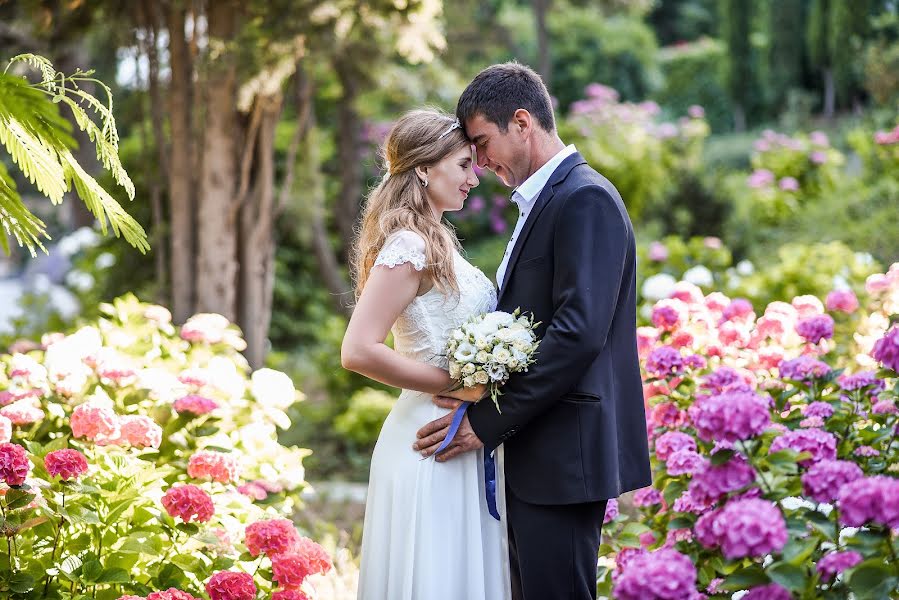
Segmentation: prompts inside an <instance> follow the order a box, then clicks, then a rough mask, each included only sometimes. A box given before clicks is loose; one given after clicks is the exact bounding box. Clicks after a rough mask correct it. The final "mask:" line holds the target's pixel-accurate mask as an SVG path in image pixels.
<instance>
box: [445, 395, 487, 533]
mask: <svg viewBox="0 0 899 600" xmlns="http://www.w3.org/2000/svg"><path fill="white" fill-rule="evenodd" d="M471 404H472V403H471V402H463V403H462V404H461V406H459V408H457V409H456V412H455V414H454V415H453V421H452V423H450V426H449V431H447V432H446V437H445V438H444V439H443V443H441V444H440V446H439V447H438V448H437V451H436V452H434V456H437V455H438V454H440V453H441V452H443V451H444V450H446V449H447V447H448V446H449V445H450V443H452V441H453V439H454V438H455V437H456V433H458V431H459V425H461V424H462V418H463V417H464V416H465V411H467V410H468V407H469V406H471ZM484 491H485V495H486V500H487V510H488V511H489V512H490V515H491V516H492V517H493V518H494V519H496V520H497V521H499V511H498V510H497V509H496V462H495V461H494V459H493V453H492V452H487V448H484Z"/></svg>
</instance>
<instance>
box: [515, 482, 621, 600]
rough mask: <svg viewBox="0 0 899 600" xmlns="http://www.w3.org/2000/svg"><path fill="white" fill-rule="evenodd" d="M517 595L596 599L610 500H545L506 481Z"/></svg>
mask: <svg viewBox="0 0 899 600" xmlns="http://www.w3.org/2000/svg"><path fill="white" fill-rule="evenodd" d="M506 512H507V514H508V520H509V559H510V561H511V575H512V599H513V600H588V599H589V600H595V599H596V574H597V567H596V564H597V555H598V554H599V539H600V534H601V532H602V520H603V517H604V516H605V513H606V501H605V500H600V501H598V502H587V503H584V504H564V505H552V506H544V505H539V504H529V503H527V502H523V501H522V500H520V499H519V498H517V497H516V496H515V494H514V493H512V491H511V490H510V489H509V487H508V486H506Z"/></svg>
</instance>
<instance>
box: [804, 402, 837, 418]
mask: <svg viewBox="0 0 899 600" xmlns="http://www.w3.org/2000/svg"><path fill="white" fill-rule="evenodd" d="M802 414H803V415H805V416H806V417H821V418H822V419H827V418H829V417H830V416H831V415H832V414H833V407H832V406H831V405H830V404H828V403H827V402H812V403H811V404H809V405H808V406H806V407H804V408H803V409H802Z"/></svg>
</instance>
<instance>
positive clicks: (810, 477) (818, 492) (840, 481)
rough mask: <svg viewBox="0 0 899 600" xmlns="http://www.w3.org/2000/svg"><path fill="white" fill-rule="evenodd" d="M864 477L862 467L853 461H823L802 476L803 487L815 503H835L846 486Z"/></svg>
mask: <svg viewBox="0 0 899 600" xmlns="http://www.w3.org/2000/svg"><path fill="white" fill-rule="evenodd" d="M862 475H863V473H862V469H861V467H859V466H858V465H857V464H855V463H854V462H852V461H849V460H822V461H819V462H817V463H815V464H814V465H812V466H811V468H810V469H809V470H808V471H807V472H806V473H805V474H803V475H802V487H803V489H804V490H805V495H806V496H808V497H809V498H811V499H812V500H814V501H815V502H833V501H834V500H835V499H836V497H837V493H838V492H839V491H840V488H841V487H843V485H844V484H847V483H849V482H850V481H855V480H856V479H859V478H861V477H862Z"/></svg>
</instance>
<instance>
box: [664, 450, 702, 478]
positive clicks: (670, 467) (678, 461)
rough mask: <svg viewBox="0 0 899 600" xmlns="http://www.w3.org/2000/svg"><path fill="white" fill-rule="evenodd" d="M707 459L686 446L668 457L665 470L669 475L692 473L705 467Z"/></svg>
mask: <svg viewBox="0 0 899 600" xmlns="http://www.w3.org/2000/svg"><path fill="white" fill-rule="evenodd" d="M707 464H708V461H707V460H706V459H705V458H704V457H703V456H702V455H701V454H699V453H698V452H696V451H694V450H689V449H687V448H685V449H683V450H678V451H677V452H674V453H673V454H671V456H669V457H668V461H667V462H666V463H665V470H666V471H668V474H669V475H673V476H676V475H693V474H694V473H697V472H699V471H701V470H703V469H704V468H705V466H706V465H707Z"/></svg>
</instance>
